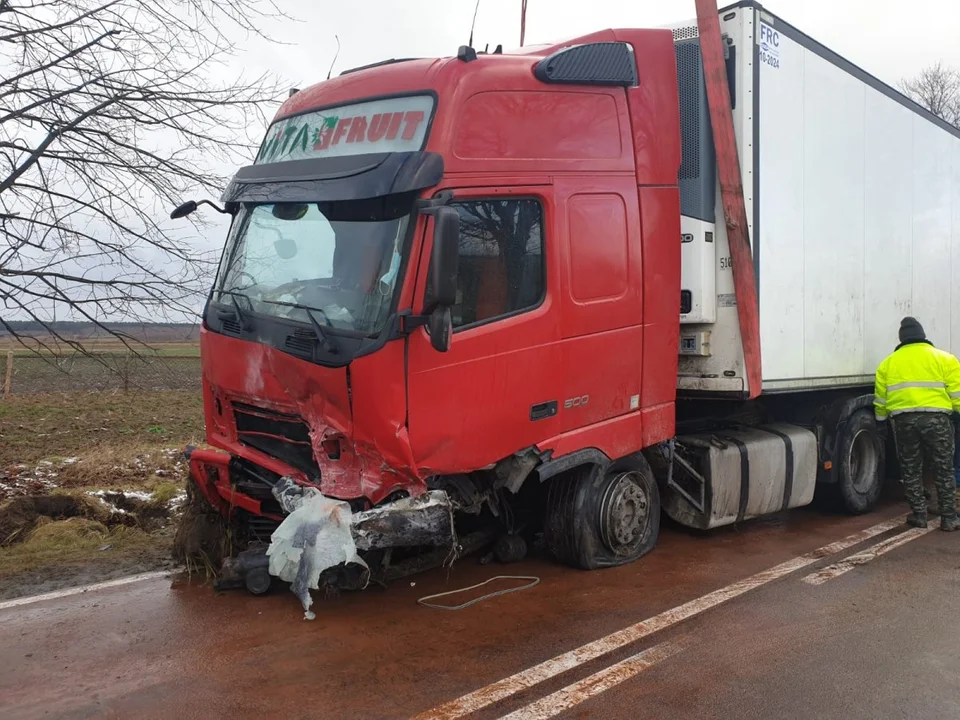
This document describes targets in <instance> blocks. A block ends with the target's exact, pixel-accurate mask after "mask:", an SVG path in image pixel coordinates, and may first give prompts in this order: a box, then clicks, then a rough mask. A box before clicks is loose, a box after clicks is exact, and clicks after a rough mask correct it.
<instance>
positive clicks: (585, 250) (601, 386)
mask: <svg viewBox="0 0 960 720" xmlns="http://www.w3.org/2000/svg"><path fill="white" fill-rule="evenodd" d="M554 189H555V193H556V195H555V197H556V199H557V205H558V207H560V208H562V209H563V217H562V218H561V219H559V220H558V223H557V227H558V238H557V246H558V253H559V255H560V265H561V272H560V284H561V288H560V292H559V293H558V303H557V305H558V308H559V309H560V313H559V316H560V333H561V338H562V340H561V342H560V347H561V353H562V356H561V367H562V368H563V381H562V382H563V400H562V403H561V407H560V425H561V427H560V430H561V432H570V431H573V430H576V429H578V428H584V427H587V426H589V425H594V424H596V423H599V422H603V421H605V420H609V419H611V418H615V417H618V416H621V415H626V414H628V413H631V412H634V411H636V410H638V409H640V406H641V398H640V383H641V371H642V361H643V340H644V337H643V294H642V293H643V272H642V271H643V266H642V257H641V253H640V237H641V234H640V209H639V200H638V197H637V187H636V180H635V179H634V178H631V177H618V176H613V175H608V176H602V177H593V178H590V177H581V178H565V179H562V180H561V179H558V180H557V181H556V183H555V185H554ZM663 352H665V353H672V352H675V350H674V349H673V348H670V347H666V348H664V349H663Z"/></svg>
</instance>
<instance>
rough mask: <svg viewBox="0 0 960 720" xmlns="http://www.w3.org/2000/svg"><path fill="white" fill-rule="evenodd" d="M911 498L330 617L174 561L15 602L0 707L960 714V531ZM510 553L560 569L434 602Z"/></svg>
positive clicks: (330, 605)
mask: <svg viewBox="0 0 960 720" xmlns="http://www.w3.org/2000/svg"><path fill="white" fill-rule="evenodd" d="M898 511H899V508H895V507H889V506H888V507H887V508H886V509H885V510H884V511H882V512H878V513H875V514H873V515H869V516H864V517H858V518H848V517H825V516H822V515H819V514H818V513H816V512H815V511H812V510H810V511H797V512H793V513H789V514H787V515H785V516H783V517H780V518H777V519H774V520H770V521H761V522H751V523H746V524H744V525H743V526H742V527H741V528H739V529H730V530H727V531H721V532H715V533H711V534H695V533H688V532H685V531H682V530H678V529H676V528H669V527H668V528H665V529H664V531H663V534H662V537H661V543H660V545H659V546H658V548H657V549H656V550H654V552H653V553H651V554H650V555H649V556H648V557H647V558H644V559H643V560H642V561H641V562H639V563H636V564H634V565H631V566H628V567H624V568H618V569H614V570H607V571H603V572H595V573H585V572H578V571H573V570H569V569H565V568H562V567H557V566H555V565H553V564H551V563H549V562H546V561H541V560H529V561H526V562H523V563H520V564H518V565H511V566H481V565H479V564H477V562H476V561H475V560H473V559H470V558H468V559H465V560H463V561H461V562H460V563H459V564H458V565H457V566H455V567H454V568H453V569H452V570H450V571H443V572H435V573H433V574H429V575H425V576H421V577H419V578H415V579H414V580H413V581H414V582H415V583H416V584H415V585H413V586H411V584H410V582H403V583H397V584H395V585H393V586H391V587H390V588H389V589H387V590H382V589H371V590H367V591H365V592H363V593H345V594H343V595H340V596H339V597H336V598H328V599H322V598H321V599H318V602H317V604H316V605H315V607H314V609H315V610H316V611H317V620H315V621H314V622H306V621H304V620H302V612H301V611H300V607H299V604H298V603H297V601H296V599H295V598H294V597H293V596H292V595H291V594H290V593H288V592H287V591H286V590H280V591H276V592H274V593H272V594H270V595H268V596H266V597H252V596H249V595H247V594H246V593H245V592H243V591H232V592H230V593H225V594H217V593H214V592H213V591H212V590H210V589H209V588H207V587H203V586H191V585H190V584H188V583H186V582H184V581H182V580H177V579H174V580H171V579H168V578H154V579H151V580H143V581H139V582H135V583H130V584H127V585H123V586H119V587H112V588H108V589H101V590H92V591H90V592H86V593H83V594H76V595H71V596H67V597H60V598H57V599H51V600H43V601H38V602H30V603H26V604H21V605H17V606H14V607H9V606H3V605H0V668H3V672H2V673H0V717H3V718H34V717H70V718H87V717H97V718H99V717H106V718H134V717H135V718H141V717H143V718H153V717H156V718H161V717H162V718H170V717H177V718H191V717H203V718H212V717H230V718H245V717H284V718H301V717H302V718H337V719H339V718H364V719H366V718H409V717H415V716H419V717H420V718H421V719H422V720H427V719H432V720H439V719H441V718H455V717H468V718H471V719H472V720H482V719H486V718H490V719H492V718H502V717H509V718H511V720H531V719H534V718H548V717H571V718H573V717H576V718H604V719H607V718H631V719H632V718H720V717H723V718H727V717H731V718H738V719H743V720H746V719H749V718H774V717H776V718H844V719H847V718H850V719H854V718H871V719H872V718H938V719H940V718H952V717H958V716H960V711H958V708H960V680H958V678H960V623H958V622H957V620H956V618H957V617H960V580H958V578H960V575H958V572H957V570H958V569H960V533H954V534H947V533H941V532H939V531H936V530H933V531H931V532H928V533H922V532H919V531H909V530H907V528H906V527H905V526H902V525H896V524H895V523H887V524H886V525H883V524H882V523H883V522H884V521H886V520H888V519H890V518H891V517H892V516H899V515H898ZM882 551H886V552H882ZM874 555H876V557H874ZM838 562H839V563H840V564H839V565H838V564H837V563H838ZM508 572H509V574H513V575H534V576H537V577H539V578H540V579H541V582H540V584H539V585H537V586H536V587H534V588H531V589H528V590H524V591H522V592H518V593H514V594H509V595H503V596H500V597H497V598H492V599H489V600H485V601H483V602H481V603H478V604H477V605H474V606H472V607H469V608H466V609H464V610H459V611H443V610H433V609H427V608H423V607H420V606H418V605H417V604H416V600H417V599H418V598H420V597H422V596H424V595H427V594H430V593H434V592H441V591H444V590H450V589H456V588H459V587H463V586H466V585H470V584H473V583H476V582H480V581H482V580H485V579H487V578H489V577H491V576H493V575H495V574H497V573H508ZM507 585H509V582H508V581H504V582H503V583H502V584H499V585H497V587H505V586H507ZM485 589H489V588H485Z"/></svg>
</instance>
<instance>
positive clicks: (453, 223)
mask: <svg viewBox="0 0 960 720" xmlns="http://www.w3.org/2000/svg"><path fill="white" fill-rule="evenodd" d="M459 262H460V215H459V214H458V213H457V211H456V210H454V209H453V208H451V207H442V208H439V209H438V210H437V213H436V215H435V216H434V225H433V251H432V252H431V255H430V273H429V275H428V277H429V279H430V281H429V283H428V286H427V293H426V295H427V301H428V303H429V306H428V307H426V308H424V310H425V311H427V312H431V311H433V310H435V309H437V308H448V309H449V308H450V306H452V305H454V304H455V303H456V302H457V266H458V264H459ZM448 315H449V313H448ZM431 327H432V320H431Z"/></svg>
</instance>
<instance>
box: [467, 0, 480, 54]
mask: <svg viewBox="0 0 960 720" xmlns="http://www.w3.org/2000/svg"><path fill="white" fill-rule="evenodd" d="M478 10H480V0H477V4H476V5H475V6H474V8H473V22H472V23H470V39H469V40H467V45H468V46H469V47H473V29H474V28H475V27H476V26H477V11H478Z"/></svg>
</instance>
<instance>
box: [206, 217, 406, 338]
mask: <svg viewBox="0 0 960 720" xmlns="http://www.w3.org/2000/svg"><path fill="white" fill-rule="evenodd" d="M410 200H411V202H409V203H405V204H404V203H401V204H400V205H401V207H402V209H403V210H405V212H403V213H401V212H398V210H400V208H398V207H397V206H398V203H397V202H386V201H384V200H383V199H380V200H378V201H376V202H372V201H364V202H362V203H361V202H357V201H351V202H343V203H272V204H268V203H264V204H247V205H245V206H244V207H243V208H242V209H241V210H240V214H239V215H238V217H237V219H236V220H235V221H234V223H233V228H232V229H231V233H230V237H229V239H228V241H227V248H226V251H225V253H224V260H223V262H222V264H221V268H220V272H219V275H218V279H217V283H216V290H215V299H216V301H217V302H219V303H221V304H225V305H227V306H230V307H232V306H234V305H235V304H240V305H242V306H243V308H244V310H251V311H252V312H254V313H258V314H264V315H273V316H275V317H282V318H287V319H291V320H296V321H300V322H304V323H309V324H314V323H315V322H320V323H321V324H322V325H324V326H326V327H328V328H330V329H332V330H334V331H336V330H338V329H339V330H345V331H349V332H358V333H363V334H366V335H374V334H377V333H379V331H380V330H381V329H382V328H383V325H384V323H385V322H386V320H387V317H388V315H389V313H390V304H391V300H392V298H393V293H394V289H395V288H396V285H397V275H398V270H399V267H400V255H401V252H402V249H403V241H404V237H405V234H406V230H407V227H408V224H409V221H410V211H411V209H412V198H411V199H410ZM240 296H242V297H240ZM308 313H310V314H308ZM311 315H312V317H311Z"/></svg>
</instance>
